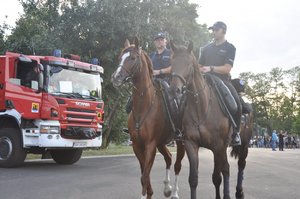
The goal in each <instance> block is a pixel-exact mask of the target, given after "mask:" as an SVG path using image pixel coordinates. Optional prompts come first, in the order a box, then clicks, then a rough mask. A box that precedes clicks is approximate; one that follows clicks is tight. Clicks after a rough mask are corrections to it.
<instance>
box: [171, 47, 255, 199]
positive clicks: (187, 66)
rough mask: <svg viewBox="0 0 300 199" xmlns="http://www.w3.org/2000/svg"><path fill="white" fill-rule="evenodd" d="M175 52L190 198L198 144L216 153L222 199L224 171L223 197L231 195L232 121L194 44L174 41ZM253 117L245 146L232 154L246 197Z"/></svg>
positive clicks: (243, 133)
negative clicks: (201, 67)
mask: <svg viewBox="0 0 300 199" xmlns="http://www.w3.org/2000/svg"><path fill="white" fill-rule="evenodd" d="M171 48H172V51H173V56H172V60H171V64H172V81H171V84H170V92H171V94H172V95H173V96H174V97H175V99H176V100H177V101H178V104H180V106H184V108H180V110H183V113H180V114H182V131H183V132H184V133H183V134H184V144H185V149H186V152H187V155H188V159H189V162H190V174H189V184H190V188H191V198H192V199H195V198H196V188H197V185H198V150H199V147H205V148H207V149H210V150H211V151H212V152H213V155H214V171H213V175H212V181H213V183H214V185H215V190H216V199H220V198H221V196H220V185H221V182H222V177H221V173H222V175H223V181H224V182H223V184H224V188H223V198H224V199H228V198H230V191H229V190H230V188H229V164H228V160H227V147H228V143H229V142H230V138H231V133H232V131H231V123H230V121H229V119H228V118H227V117H226V116H225V114H224V113H223V112H222V110H221V108H220V106H219V103H218V99H217V96H216V94H215V92H214V91H213V88H212V86H211V84H209V83H208V82H207V80H206V79H205V77H204V76H203V75H202V74H201V73H200V71H199V68H198V63H197V61H196V58H195V56H194V54H193V52H192V50H193V44H192V43H191V42H190V44H189V46H188V48H185V47H177V46H175V45H174V44H173V43H172V42H171ZM251 121H252V120H251V119H249V118H248V119H247V120H246V122H247V124H246V123H245V124H244V125H242V128H243V129H242V131H241V138H242V146H239V147H234V148H233V151H232V155H233V156H236V157H239V162H238V165H239V174H238V176H239V177H238V185H237V192H236V196H237V198H243V189H242V179H243V170H244V168H245V164H246V163H245V159H246V157H247V153H248V143H249V140H250V137H251V134H252V130H251V129H250V128H251V126H250V125H249V124H250V122H251Z"/></svg>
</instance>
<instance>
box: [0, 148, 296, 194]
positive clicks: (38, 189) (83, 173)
mask: <svg viewBox="0 0 300 199" xmlns="http://www.w3.org/2000/svg"><path fill="white" fill-rule="evenodd" d="M199 157H200V166H199V185H198V189H197V194H198V198H202V199H213V198H214V196H215V193H214V186H213V184H212V182H211V174H212V168H213V160H212V153H211V152H210V151H208V150H205V149H201V150H200V152H199ZM229 160H230V165H231V168H230V171H231V179H230V183H231V197H232V198H234V191H235V183H236V171H237V165H236V164H237V163H236V161H235V160H234V159H233V158H229ZM188 168H189V163H188V160H187V158H186V157H185V158H184V161H183V168H182V172H181V175H180V182H179V187H180V190H179V195H180V197H181V199H188V198H189V184H188V173H189V171H188ZM164 175H165V164H164V161H163V158H162V156H160V155H157V156H156V160H155V163H154V166H153V169H152V173H151V180H152V185H153V189H154V195H153V198H154V199H162V198H164V197H163V178H164ZM173 176H174V175H172V177H173ZM172 179H173V180H174V178H172ZM244 189H245V194H246V197H245V198H247V199H282V198H284V199H299V198H300V150H286V151H283V152H279V151H275V152H273V151H270V149H250V152H249V156H248V161H247V167H246V171H245V181H244ZM140 195H141V185H140V170H139V165H138V162H137V159H136V158H135V157H134V156H127V157H102V158H87V159H81V160H80V161H79V162H78V163H77V164H75V165H70V166H61V165H57V164H55V163H54V162H53V161H33V162H26V163H25V166H24V167H21V168H15V169H0V199H135V198H136V199H139V198H140Z"/></svg>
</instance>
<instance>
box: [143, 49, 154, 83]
mask: <svg viewBox="0 0 300 199" xmlns="http://www.w3.org/2000/svg"><path fill="white" fill-rule="evenodd" d="M142 53H143V55H144V56H145V59H146V63H147V67H148V70H149V74H150V78H151V79H152V76H153V75H152V74H153V67H152V61H151V60H150V57H149V55H148V54H147V53H146V52H145V51H142Z"/></svg>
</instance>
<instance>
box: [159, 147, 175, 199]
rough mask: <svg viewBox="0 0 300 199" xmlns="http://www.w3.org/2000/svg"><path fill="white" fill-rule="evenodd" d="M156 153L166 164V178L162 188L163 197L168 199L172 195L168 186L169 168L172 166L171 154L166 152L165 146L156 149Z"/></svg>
mask: <svg viewBox="0 0 300 199" xmlns="http://www.w3.org/2000/svg"><path fill="white" fill-rule="evenodd" d="M158 151H159V152H160V153H161V154H162V155H163V156H164V159H165V162H166V177H165V180H164V184H165V188H164V195H165V197H170V195H171V193H172V187H171V185H170V167H171V164H172V154H171V153H170V151H169V150H168V148H167V147H166V146H160V147H158Z"/></svg>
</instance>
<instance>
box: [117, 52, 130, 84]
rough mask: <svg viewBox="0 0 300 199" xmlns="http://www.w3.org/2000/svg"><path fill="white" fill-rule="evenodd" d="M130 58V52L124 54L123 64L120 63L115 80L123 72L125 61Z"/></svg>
mask: <svg viewBox="0 0 300 199" xmlns="http://www.w3.org/2000/svg"><path fill="white" fill-rule="evenodd" d="M129 56H130V52H127V53H124V54H123V55H122V57H121V62H120V64H119V67H118V69H117V71H116V73H115V78H116V77H117V76H118V75H119V73H120V72H121V69H122V66H123V64H124V62H125V60H126V59H127V58H128V57H129Z"/></svg>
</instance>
